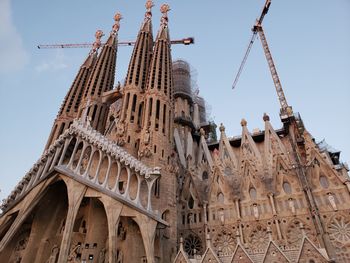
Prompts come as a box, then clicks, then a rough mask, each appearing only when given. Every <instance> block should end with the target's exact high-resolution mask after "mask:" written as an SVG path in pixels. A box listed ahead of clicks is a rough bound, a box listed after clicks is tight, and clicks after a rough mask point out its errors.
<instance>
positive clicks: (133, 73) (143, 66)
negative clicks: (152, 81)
mask: <svg viewBox="0 0 350 263" xmlns="http://www.w3.org/2000/svg"><path fill="white" fill-rule="evenodd" d="M145 6H146V12H145V18H144V21H143V22H142V25H141V28H140V30H139V33H138V35H137V39H136V43H135V46H134V50H133V52H132V56H131V59H130V63H129V69H128V74H127V76H126V83H125V84H126V85H133V86H136V87H139V88H141V89H142V90H143V89H145V86H146V81H147V74H148V69H149V63H150V60H151V55H152V49H153V34H152V20H151V18H152V7H153V6H154V4H153V2H152V1H150V0H148V1H147V2H146V5H145Z"/></svg>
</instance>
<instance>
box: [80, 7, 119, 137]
mask: <svg viewBox="0 0 350 263" xmlns="http://www.w3.org/2000/svg"><path fill="white" fill-rule="evenodd" d="M121 19H122V16H121V14H120V13H116V14H115V15H114V21H115V23H114V24H113V26H112V31H111V32H110V34H109V37H108V39H107V41H106V43H105V45H104V46H103V47H102V50H101V54H100V55H99V56H98V58H97V61H96V63H95V66H94V67H93V70H92V73H91V75H90V78H89V80H88V84H87V88H86V91H85V94H84V106H83V107H84V108H85V107H87V104H86V102H87V100H88V99H90V101H91V104H90V105H89V106H88V110H87V113H88V115H89V116H90V118H91V126H92V127H93V128H94V129H96V130H98V131H100V132H103V130H104V126H105V122H106V118H107V114H108V105H106V104H105V103H103V102H102V94H103V93H104V92H106V91H110V90H112V89H113V85H114V76H115V69H116V60H117V46H118V31H119V28H120V20H121ZM83 107H82V108H81V109H80V114H81V113H82V111H83Z"/></svg>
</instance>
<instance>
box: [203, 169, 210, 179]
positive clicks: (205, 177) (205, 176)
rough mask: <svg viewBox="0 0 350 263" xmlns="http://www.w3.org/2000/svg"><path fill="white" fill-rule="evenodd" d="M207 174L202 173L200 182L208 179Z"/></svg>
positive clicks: (205, 172)
mask: <svg viewBox="0 0 350 263" xmlns="http://www.w3.org/2000/svg"><path fill="white" fill-rule="evenodd" d="M208 177H209V176H208V172H207V171H204V172H203V173H202V180H207V179H208Z"/></svg>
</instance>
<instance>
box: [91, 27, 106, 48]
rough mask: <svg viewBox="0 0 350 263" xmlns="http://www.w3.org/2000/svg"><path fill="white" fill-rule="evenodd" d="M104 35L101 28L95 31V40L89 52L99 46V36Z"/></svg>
mask: <svg viewBox="0 0 350 263" xmlns="http://www.w3.org/2000/svg"><path fill="white" fill-rule="evenodd" d="M103 36H104V34H103V32H102V30H97V31H96V33H95V37H96V40H95V42H94V43H93V44H92V50H91V52H90V53H94V52H96V51H97V50H98V49H99V48H100V47H101V38H102V37H103Z"/></svg>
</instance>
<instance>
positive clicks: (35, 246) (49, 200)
mask: <svg viewBox="0 0 350 263" xmlns="http://www.w3.org/2000/svg"><path fill="white" fill-rule="evenodd" d="M67 211H68V196H67V188H66V185H65V183H64V182H63V181H58V182H55V183H53V184H51V185H50V186H49V187H48V188H47V189H46V193H45V194H44V195H43V196H42V198H41V199H40V201H39V202H38V204H37V205H36V206H35V207H34V209H33V210H32V212H31V213H30V214H29V215H28V216H27V218H26V219H25V220H24V222H23V223H22V225H21V226H20V227H19V228H18V230H17V231H16V234H15V235H14V236H13V238H12V239H11V241H10V242H9V243H8V244H7V246H6V247H5V248H4V250H3V251H2V253H1V254H0V262H9V263H15V262H21V263H27V262H28V263H29V262H37V263H45V262H47V260H48V259H49V258H50V256H51V254H52V251H53V253H56V254H55V255H53V256H56V257H58V248H59V247H60V244H61V241H62V236H63V230H64V225H65V218H66V215H67Z"/></svg>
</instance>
